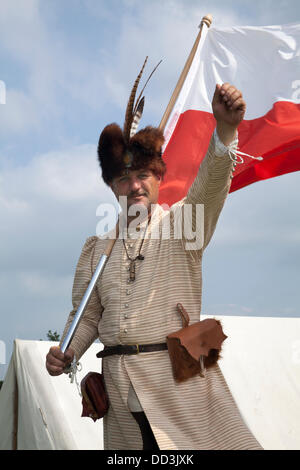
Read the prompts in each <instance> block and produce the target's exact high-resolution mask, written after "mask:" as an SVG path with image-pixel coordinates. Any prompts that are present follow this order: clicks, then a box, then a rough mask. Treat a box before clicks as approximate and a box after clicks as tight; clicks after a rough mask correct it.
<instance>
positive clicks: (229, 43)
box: [160, 24, 300, 205]
mask: <svg viewBox="0 0 300 470" xmlns="http://www.w3.org/2000/svg"><path fill="white" fill-rule="evenodd" d="M224 82H229V83H231V84H233V85H234V86H236V87H237V88H238V89H240V90H241V91H242V93H243V96H244V99H245V101H246V103H247V111H246V115H245V119H244V121H243V122H242V123H241V124H240V126H239V150H240V151H242V152H244V153H246V154H249V155H253V156H256V157H258V156H261V157H263V160H254V159H251V158H248V157H245V158H243V159H244V163H242V164H239V165H237V166H236V170H235V173H234V178H233V180H232V184H231V189H230V192H232V191H236V190H237V189H240V188H243V187H244V186H247V185H249V184H251V183H254V182H256V181H259V180H263V179H267V178H272V177H274V176H279V175H282V174H285V173H289V172H293V171H297V170H300V24H288V25H282V26H265V27H252V26H242V27H232V28H214V27H212V28H209V29H208V28H207V26H206V25H205V26H204V27H203V31H202V37H201V40H200V42H199V45H198V48H197V51H196V54H195V56H194V59H193V62H192V65H191V67H190V69H189V72H188V74H187V77H186V79H185V81H184V84H183V87H182V88H181V91H180V94H179V96H178V98H177V100H176V102H175V105H174V107H173V110H172V112H171V114H170V117H169V119H168V122H167V125H166V127H165V137H166V146H165V151H164V160H165V161H166V163H167V168H168V171H167V174H166V177H165V180H164V181H163V183H162V185H161V190H160V202H161V203H163V202H164V203H167V204H169V205H171V204H173V203H174V202H176V201H178V200H180V199H181V198H183V197H184V196H185V195H186V193H187V191H188V188H189V187H190V186H191V184H192V182H193V180H194V178H195V176H196V174H197V171H198V168H199V165H200V164H201V161H202V159H203V158H204V156H205V153H206V150H207V147H208V144H209V140H210V138H211V135H212V132H213V130H214V127H215V124H216V123H215V119H214V116H213V114H212V108H211V100H212V97H213V94H214V90H215V86H216V83H219V84H222V83H224Z"/></svg>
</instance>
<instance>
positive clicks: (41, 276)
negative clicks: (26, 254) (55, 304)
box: [16, 271, 73, 299]
mask: <svg viewBox="0 0 300 470" xmlns="http://www.w3.org/2000/svg"><path fill="white" fill-rule="evenodd" d="M16 282H17V283H18V287H17V286H16V287H17V288H18V291H19V292H24V293H26V295H28V296H37V297H39V298H40V299H41V298H42V297H53V296H63V295H65V293H66V292H68V290H69V289H70V286H71V285H72V282H73V279H72V276H59V275H55V276H53V275H52V276H51V275H48V276H47V275H46V274H45V273H43V272H41V271H25V272H22V271H21V272H18V273H17V279H16Z"/></svg>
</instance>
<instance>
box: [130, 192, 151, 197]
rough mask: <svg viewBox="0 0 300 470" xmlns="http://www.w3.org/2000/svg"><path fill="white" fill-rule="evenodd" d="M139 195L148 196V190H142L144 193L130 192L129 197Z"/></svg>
mask: <svg viewBox="0 0 300 470" xmlns="http://www.w3.org/2000/svg"><path fill="white" fill-rule="evenodd" d="M138 196H148V194H147V193H146V192H142V193H130V194H129V196H128V198H133V197H138Z"/></svg>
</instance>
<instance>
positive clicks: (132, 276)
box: [122, 217, 151, 282]
mask: <svg viewBox="0 0 300 470" xmlns="http://www.w3.org/2000/svg"><path fill="white" fill-rule="evenodd" d="M150 222H151V217H150V219H149V225H150ZM146 230H147V225H146V228H145V230H144V236H143V238H142V243H141V244H140V248H139V252H138V255H137V256H136V257H135V258H131V257H130V256H129V254H128V251H127V247H126V243H125V241H124V238H122V240H123V245H124V248H125V251H126V256H127V259H129V260H130V266H129V281H130V282H133V281H135V262H136V260H137V259H138V260H140V261H143V260H144V259H145V257H144V256H143V255H142V254H141V250H142V246H143V244H144V240H145V234H146Z"/></svg>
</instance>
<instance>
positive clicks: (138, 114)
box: [130, 96, 145, 138]
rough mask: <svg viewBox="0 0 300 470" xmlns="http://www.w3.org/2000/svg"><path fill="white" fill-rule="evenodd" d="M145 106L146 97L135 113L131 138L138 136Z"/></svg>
mask: <svg viewBox="0 0 300 470" xmlns="http://www.w3.org/2000/svg"><path fill="white" fill-rule="evenodd" d="M144 104H145V97H144V96H143V98H142V99H141V100H140V102H139V103H138V105H137V108H136V111H135V112H134V116H133V121H132V125H131V129H130V138H131V137H133V136H134V135H135V134H136V131H137V128H138V126H139V122H140V120H141V117H142V114H143V110H144Z"/></svg>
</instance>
